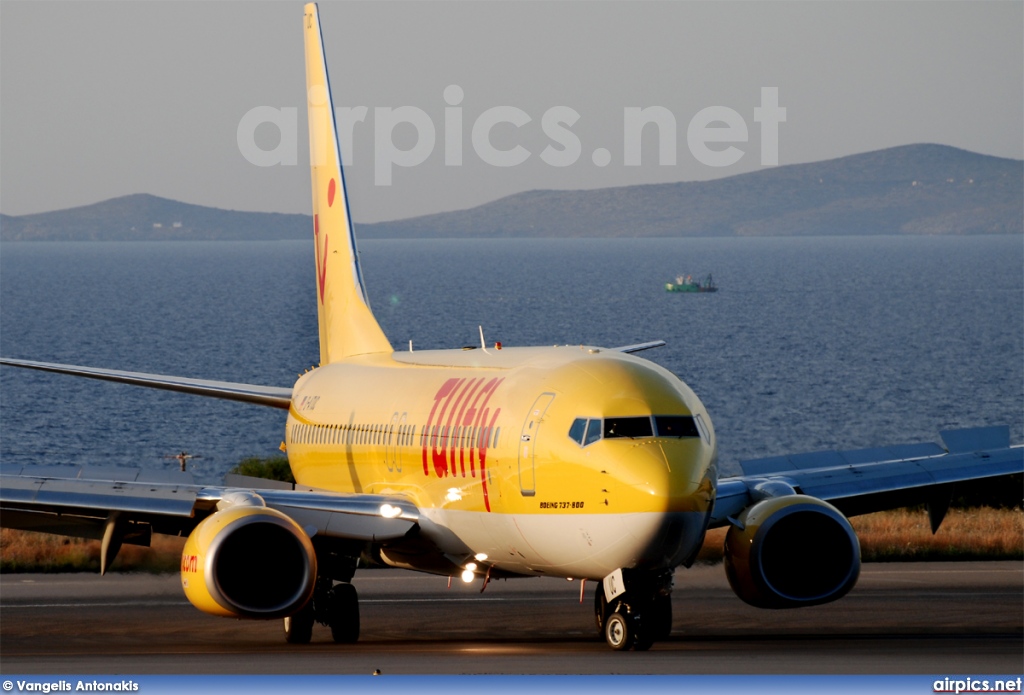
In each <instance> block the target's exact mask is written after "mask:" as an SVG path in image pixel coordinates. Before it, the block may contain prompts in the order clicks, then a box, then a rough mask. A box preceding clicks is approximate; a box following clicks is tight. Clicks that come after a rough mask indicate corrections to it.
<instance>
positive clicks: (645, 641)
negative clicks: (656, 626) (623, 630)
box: [633, 615, 654, 652]
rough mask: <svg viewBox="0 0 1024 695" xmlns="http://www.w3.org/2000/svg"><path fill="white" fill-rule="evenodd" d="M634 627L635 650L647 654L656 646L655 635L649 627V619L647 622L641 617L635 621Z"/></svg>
mask: <svg viewBox="0 0 1024 695" xmlns="http://www.w3.org/2000/svg"><path fill="white" fill-rule="evenodd" d="M634 625H635V629H634V634H635V637H633V649H635V650H637V651H638V652H646V651H647V650H648V649H650V648H651V647H652V646H653V645H654V633H653V632H652V630H651V626H650V625H649V619H648V620H645V619H644V616H642V615H641V616H639V617H638V618H635V619H634Z"/></svg>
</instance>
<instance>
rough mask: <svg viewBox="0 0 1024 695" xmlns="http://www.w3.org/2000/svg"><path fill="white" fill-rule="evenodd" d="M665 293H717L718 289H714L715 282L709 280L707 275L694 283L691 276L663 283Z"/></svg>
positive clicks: (709, 276) (679, 277)
mask: <svg viewBox="0 0 1024 695" xmlns="http://www.w3.org/2000/svg"><path fill="white" fill-rule="evenodd" d="M665 291H666V292H717V291H718V288H717V287H715V281H714V280H712V279H711V274H710V273H709V274H708V276H707V277H705V278H704V279H703V280H696V281H694V279H693V276H692V275H687V276H685V277H684V276H682V275H680V276H678V277H677V278H676V281H675V282H674V283H673V282H666V283H665Z"/></svg>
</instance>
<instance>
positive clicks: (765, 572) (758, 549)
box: [725, 495, 860, 608]
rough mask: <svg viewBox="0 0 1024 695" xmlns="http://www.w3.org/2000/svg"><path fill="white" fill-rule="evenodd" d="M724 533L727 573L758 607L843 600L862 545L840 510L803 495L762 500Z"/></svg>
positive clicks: (855, 574)
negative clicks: (737, 523)
mask: <svg viewBox="0 0 1024 695" xmlns="http://www.w3.org/2000/svg"><path fill="white" fill-rule="evenodd" d="M737 521H739V525H734V526H732V527H731V528H730V529H729V532H728V534H726V537H725V572H726V575H727V576H728V577H729V584H731V585H732V589H733V591H735V592H736V595H737V596H739V597H740V598H741V599H743V600H744V601H746V602H747V603H749V604H750V605H752V606H757V607H758V608H799V607H800V606H813V605H817V604H819V603H828V602H829V601H835V600H836V599H838V598H841V597H842V596H844V595H845V594H846V592H848V591H849V590H850V589H852V588H853V585H854V584H856V583H857V577H858V576H859V574H860V543H859V542H858V540H857V534H856V533H854V531H853V527H852V526H850V522H849V521H847V519H846V517H844V516H843V515H842V514H841V513H840V512H839V510H838V509H836V508H835V507H833V506H832V505H831V504H828V503H827V502H823V501H822V500H819V499H817V498H814V497H808V496H806V495H785V496H783V497H774V498H770V499H766V500H763V501H761V502H758V503H757V504H755V505H753V506H751V507H748V508H747V509H746V510H745V511H744V512H743V513H742V514H740V516H739V518H738V519H737Z"/></svg>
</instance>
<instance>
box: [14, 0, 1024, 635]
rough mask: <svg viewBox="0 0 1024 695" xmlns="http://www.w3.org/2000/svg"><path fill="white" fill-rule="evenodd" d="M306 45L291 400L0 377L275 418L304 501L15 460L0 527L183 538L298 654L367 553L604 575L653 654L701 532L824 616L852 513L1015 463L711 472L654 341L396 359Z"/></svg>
mask: <svg viewBox="0 0 1024 695" xmlns="http://www.w3.org/2000/svg"><path fill="white" fill-rule="evenodd" d="M303 28H304V32H305V45H306V80H307V95H308V112H309V127H310V158H311V164H312V185H313V235H314V239H315V242H316V258H315V260H316V286H315V301H316V302H317V307H318V318H319V330H320V366H319V367H317V368H316V369H313V370H311V371H309V372H307V373H305V374H303V375H302V376H301V377H300V378H299V380H298V381H297V382H296V383H295V385H294V386H293V387H292V388H290V389H289V388H274V387H264V386H254V385H250V384H236V383H225V382H212V381H201V380H195V379H185V378H178V377H166V376H159V375H152V374H139V373H132V372H124V371H118V370H109V369H93V368H87V367H75V366H70V365H57V364H48V363H41V362H30V361H25V360H14V359H3V360H2V363H3V364H6V365H12V366H18V367H27V368H31V369H39V370H44V371H52V372H59V373H65V374H74V375H78V376H85V377H91V378H96V379H105V380H109V381H115V382H123V383H129V384H136V385H141V386H148V387H153V388H161V389H169V390H175V391H183V392H188V393H194V394H199V395H204V396H212V397H216V398H223V399H229V400H236V401H243V402H248V403H255V404H259V405H263V406H270V407H274V408H280V409H282V410H285V411H286V412H287V422H286V425H285V442H286V449H287V454H288V459H289V462H290V464H291V467H292V471H293V472H294V476H295V479H296V481H298V482H297V484H296V485H294V486H291V485H287V486H283V487H276V486H274V485H273V484H272V483H270V482H268V481H259V480H255V479H246V478H241V477H237V476H236V477H234V478H230V479H229V480H228V481H227V484H226V485H225V486H203V485H196V484H194V483H193V482H192V481H191V479H190V477H189V476H188V474H182V473H173V474H172V473H168V472H153V471H142V470H128V469H115V470H111V469H103V468H95V467H84V468H79V469H70V468H63V467H43V466H40V467H30V468H22V467H15V466H9V465H5V466H4V467H3V470H2V474H3V476H2V481H0V505H2V506H0V510H2V516H0V521H2V523H3V525H4V526H8V527H13V528H22V529H30V530H37V531H49V532H54V533H65V534H71V535H77V536H83V537H94V538H99V539H102V558H101V567H102V571H105V570H106V568H107V567H109V566H110V563H111V562H112V561H113V559H114V558H115V557H116V555H117V552H118V550H119V548H120V547H121V545H122V544H123V543H135V544H142V545H146V544H148V542H149V539H150V537H151V534H153V533H164V534H173V535H181V536H187V537H188V540H187V542H186V544H185V548H184V551H183V555H182V561H181V584H182V587H183V589H184V591H185V594H186V595H187V596H188V598H189V600H190V601H191V602H192V603H193V604H194V605H195V606H196V607H198V608H199V609H201V610H203V611H205V612H208V613H212V614H216V615H222V616H231V617H243V618H255V619H281V618H283V619H284V623H285V635H286V638H287V639H288V641H290V642H308V641H309V640H310V639H311V634H312V629H313V625H314V623H315V622H320V623H323V624H325V625H328V626H329V627H330V629H331V632H332V635H333V638H334V640H335V641H337V642H351V641H354V640H356V639H357V638H358V636H359V608H358V601H357V596H356V591H355V589H354V588H353V586H352V584H351V583H350V580H351V579H352V576H353V573H354V572H355V570H356V567H357V564H358V559H359V558H360V557H361V556H362V555H363V554H369V555H371V556H372V557H374V558H375V559H377V560H379V561H380V562H383V563H385V564H387V565H391V566H393V567H400V568H406V569H411V570H418V571H421V572H431V573H435V574H439V575H446V576H449V577H453V576H458V577H461V578H462V579H464V580H465V581H467V582H473V581H476V582H480V583H481V585H482V586H486V584H487V582H488V581H490V580H491V579H496V578H511V577H530V576H555V577H572V578H575V579H581V580H587V579H589V580H595V581H597V582H599V587H598V590H597V592H596V596H595V601H594V609H595V616H596V621H597V625H598V629H599V630H600V631H601V634H602V635H604V637H605V639H606V640H607V642H608V644H609V645H610V646H611V647H612V648H613V649H617V650H625V649H630V648H635V649H646V648H648V647H650V646H651V645H652V643H654V642H655V641H657V640H659V639H663V638H665V637H666V636H667V635H668V633H669V631H670V629H671V623H672V621H671V602H670V600H669V595H670V592H671V589H672V577H673V571H674V570H675V569H676V568H677V567H679V566H680V565H687V566H688V565H689V564H690V563H692V562H693V561H694V559H695V557H696V555H697V552H698V550H699V549H700V547H701V543H702V541H703V539H704V535H705V532H706V531H707V529H708V528H709V527H715V526H726V525H727V526H729V531H728V537H727V541H726V563H725V564H726V572H727V573H728V577H729V580H730V583H731V585H732V587H733V588H734V589H735V591H736V593H737V595H738V596H739V597H740V598H742V599H743V600H744V601H746V602H747V603H750V604H752V605H755V606H760V607H766V608H786V607H800V606H808V605H814V604H820V603H825V602H828V601H833V600H836V599H838V598H840V597H842V596H843V595H844V594H846V593H847V592H848V591H849V590H850V589H851V587H853V585H854V583H855V582H856V581H857V577H858V573H859V569H860V551H859V545H858V541H857V537H856V535H855V534H854V531H853V529H852V528H851V526H850V524H849V522H848V521H847V516H848V515H852V514H859V513H864V512H868V511H875V510H878V509H884V508H890V507H896V506H902V505H905V504H913V503H919V502H925V503H927V504H928V505H929V509H930V511H931V513H932V523H933V526H934V527H936V528H937V526H938V524H939V523H941V520H942V517H943V515H944V513H945V509H946V507H947V506H948V503H949V499H950V494H951V493H950V490H951V486H952V485H953V484H955V483H957V482H960V481H965V480H971V479H976V478H985V477H993V476H1003V475H1008V474H1012V473H1020V472H1021V471H1022V470H1024V455H1022V453H1024V449H1022V448H1021V447H1019V446H1017V447H1011V446H1010V444H1009V434H1008V432H1009V430H1008V429H1007V428H983V429H975V430H961V431H954V432H945V433H943V435H942V436H943V439H944V444H945V446H944V447H941V446H938V445H935V444H914V445H902V446H896V447H889V448H879V449H870V450H863V451H853V452H826V453H820V454H806V455H801V456H791V457H780V458H777V459H766V460H763V461H755V462H748V463H746V464H744V475H742V476H738V477H732V478H721V479H720V478H719V475H718V468H717V457H716V440H715V431H714V427H713V426H712V422H711V418H710V417H709V415H708V413H707V411H706V410H705V408H704V406H703V405H702V404H701V402H700V400H699V399H698V398H697V397H696V396H695V395H694V393H693V391H691V390H690V389H689V388H688V387H687V386H686V384H684V383H683V382H682V381H680V380H679V379H678V378H676V377H675V376H674V375H673V374H671V373H669V372H668V371H666V370H665V369H663V368H661V367H659V366H657V365H655V364H653V363H651V362H648V361H645V360H643V359H640V358H638V357H636V356H634V355H633V354H632V353H635V352H638V351H640V350H644V349H647V348H651V347H657V346H658V345H661V344H662V343H661V341H654V342H651V343H643V344H639V345H631V346H625V347H618V348H610V349H609V348H598V347H588V346H563V347H526V348H512V347H506V348H502V347H501V346H500V345H494V346H492V347H487V346H486V345H485V344H483V340H482V338H481V345H480V347H479V348H478V349H472V350H469V349H459V350H428V351H417V352H413V351H411V350H410V351H395V350H393V348H392V346H391V343H390V342H389V341H388V339H387V337H386V336H385V335H384V333H383V331H382V330H381V328H380V326H379V325H378V323H377V321H376V319H375V318H374V315H373V312H372V311H371V310H370V307H369V304H368V302H367V294H366V291H365V289H364V284H363V276H362V273H361V271H360V266H359V257H358V255H357V254H356V245H355V244H356V242H355V236H354V234H353V230H352V224H351V216H350V213H349V205H348V199H347V196H346V189H345V179H344V174H343V171H342V165H341V164H342V162H341V154H340V151H339V147H338V137H337V132H336V127H335V122H334V106H333V102H332V99H331V91H330V83H329V81H328V76H327V63H326V60H325V58H324V49H323V41H322V36H321V32H320V20H319V16H318V11H317V6H316V5H315V4H309V5H306V7H305V16H304V19H303ZM808 549H810V552H809V551H808ZM268 557H269V558H273V561H272V562H268V561H267V558H268Z"/></svg>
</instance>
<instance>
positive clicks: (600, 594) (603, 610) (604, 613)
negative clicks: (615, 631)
mask: <svg viewBox="0 0 1024 695" xmlns="http://www.w3.org/2000/svg"><path fill="white" fill-rule="evenodd" d="M607 617H608V599H606V598H605V597H604V587H603V586H601V585H600V584H598V585H597V593H596V594H594V622H595V623H596V625H597V636H598V637H604V621H605V619H606V618H607Z"/></svg>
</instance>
